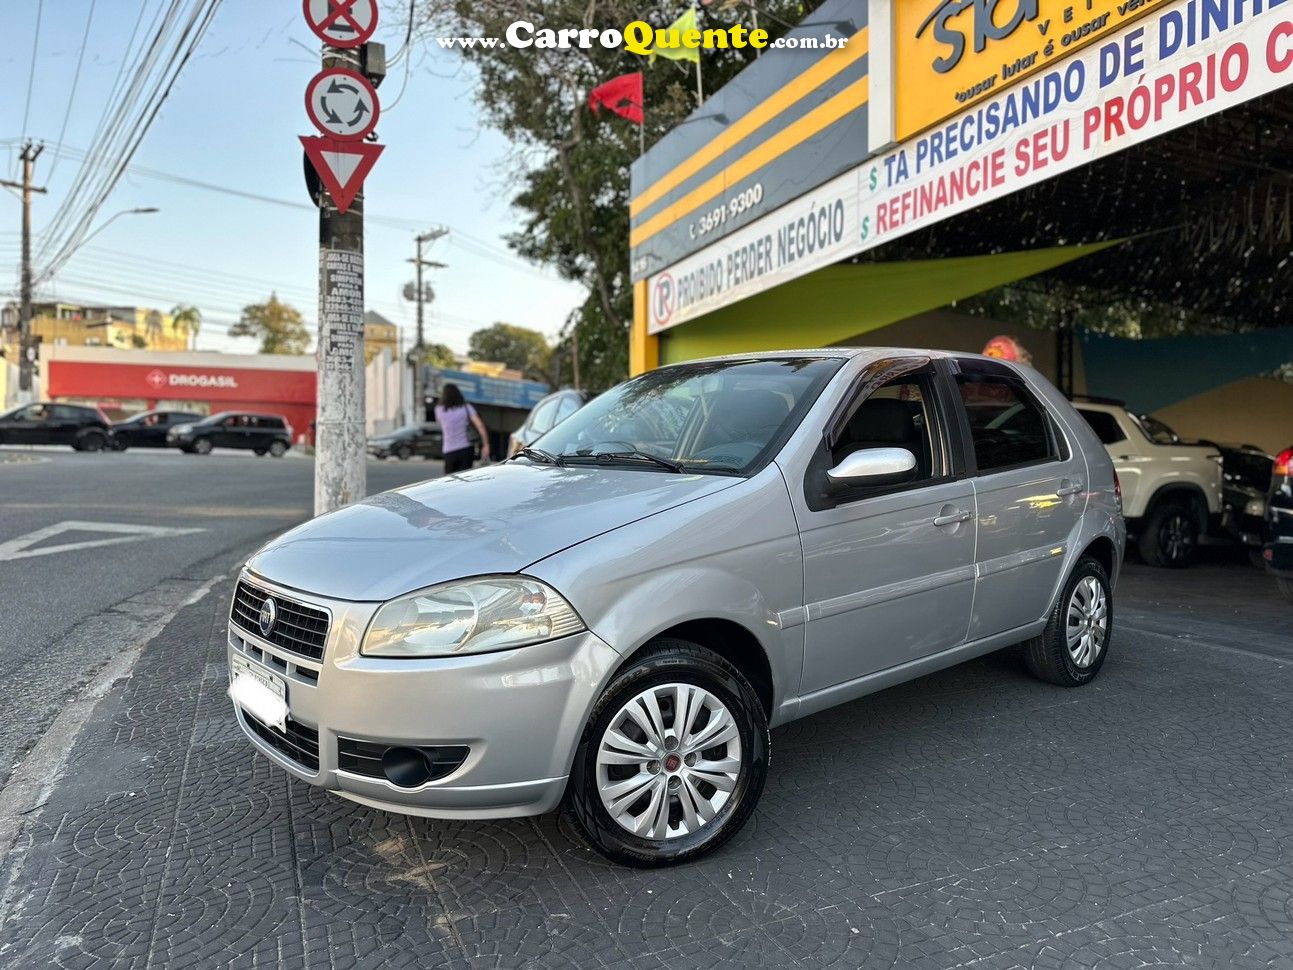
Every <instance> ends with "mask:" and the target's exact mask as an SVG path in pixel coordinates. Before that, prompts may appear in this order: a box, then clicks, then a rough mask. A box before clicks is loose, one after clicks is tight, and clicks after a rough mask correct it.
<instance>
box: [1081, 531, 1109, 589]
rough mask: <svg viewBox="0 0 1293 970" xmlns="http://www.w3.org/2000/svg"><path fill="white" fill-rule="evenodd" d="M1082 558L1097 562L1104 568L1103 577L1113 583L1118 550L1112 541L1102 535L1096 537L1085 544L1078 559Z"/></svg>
mask: <svg viewBox="0 0 1293 970" xmlns="http://www.w3.org/2000/svg"><path fill="white" fill-rule="evenodd" d="M1083 556H1090V557H1091V558H1092V559H1094V560H1095V561H1096V562H1098V563H1099V564H1100V565H1101V566H1102V567H1104V572H1105V575H1106V576H1108V577H1109V580H1110V582H1112V581H1113V577H1114V576H1116V575H1117V568H1116V567H1117V561H1118V560H1117V557H1118V549H1117V547H1116V546H1115V545H1114V544H1113V540H1112V539H1110V538H1109V537H1108V536H1104V535H1101V536H1096V537H1095V538H1094V539H1092V540H1091V541H1090V542H1089V543H1087V546H1086V548H1085V549H1083V550H1082V555H1081V556H1079V557H1078V558H1079V559H1081V558H1082V557H1083Z"/></svg>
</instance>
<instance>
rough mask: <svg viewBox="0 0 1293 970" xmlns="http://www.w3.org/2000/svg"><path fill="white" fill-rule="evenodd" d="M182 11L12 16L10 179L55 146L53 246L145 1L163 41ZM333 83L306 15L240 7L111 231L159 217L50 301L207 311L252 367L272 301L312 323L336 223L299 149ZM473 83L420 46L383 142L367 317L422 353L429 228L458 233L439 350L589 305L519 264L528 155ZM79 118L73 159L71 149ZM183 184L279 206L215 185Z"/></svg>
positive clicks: (577, 293) (249, 3) (123, 191)
mask: <svg viewBox="0 0 1293 970" xmlns="http://www.w3.org/2000/svg"><path fill="white" fill-rule="evenodd" d="M165 2H166V0H24V2H22V3H17V2H8V3H3V4H0V36H3V37H5V38H7V39H8V43H7V44H6V45H5V47H4V50H3V52H0V72H2V73H3V75H4V76H5V77H6V78H8V79H9V81H8V83H7V84H6V85H4V87H3V90H0V172H3V177H4V178H13V177H14V175H15V172H16V171H17V169H16V164H17V162H16V159H17V152H18V145H19V142H20V139H21V138H22V137H23V135H24V134H25V135H26V136H27V137H30V138H32V139H35V140H37V141H44V142H45V144H46V146H47V147H46V151H45V154H44V155H42V156H41V158H40V159H39V160H38V162H37V166H36V184H38V185H47V186H48V189H49V194H48V195H43V196H37V197H36V202H35V204H34V207H33V223H34V227H35V232H36V235H37V241H38V242H39V239H40V232H41V230H42V228H43V227H44V226H45V225H46V224H47V223H48V221H49V219H50V217H51V216H52V214H53V212H54V211H55V209H56V208H57V206H58V204H59V202H60V201H61V199H62V198H63V197H64V196H65V195H66V193H67V191H68V187H69V185H70V184H71V182H72V179H73V178H74V176H75V174H76V172H77V169H78V167H79V165H80V161H79V155H78V154H75V150H77V149H84V148H85V147H86V146H87V145H88V144H89V143H90V142H91V140H92V138H93V135H94V131H95V128H96V125H97V124H98V123H99V121H100V119H101V118H102V117H103V115H104V112H105V110H106V109H107V108H108V107H109V106H108V104H107V98H108V96H109V94H110V92H111V89H112V86H113V82H114V80H115V78H116V77H117V72H118V70H119V69H120V67H121V62H122V57H123V53H124V50H125V49H126V46H127V44H128V42H129V40H130V37H131V32H132V30H133V29H134V27H135V24H136V21H137V20H138V18H139V15H140V11H141V6H142V9H143V13H144V16H145V19H144V24H145V27H146V26H147V24H148V23H149V22H150V21H151V19H152V16H153V13H154V12H155V11H156V10H158V9H159V8H160V7H161V6H162V4H163V3H165ZM92 7H93V18H92V19H91V20H88V21H87V18H89V17H90V13H91V8H92ZM400 7H402V8H403V9H402V10H401V9H397V8H400ZM407 10H408V8H407V6H405V4H404V3H403V2H401V3H399V4H394V3H393V0H391V2H386V3H384V4H383V9H382V21H381V24H380V26H379V28H378V31H377V34H376V36H375V38H374V39H375V40H379V41H382V42H384V43H385V44H386V47H387V55H388V57H394V55H395V54H396V52H397V51H398V50H399V48H400V46H401V44H402V42H403V39H404V35H405V29H406V26H407V19H406V18H407ZM38 14H39V15H40V30H39V33H37V30H36V26H37V15H38ZM87 22H88V23H89V34H88V42H87V43H86V45H85V51H84V56H83V57H81V50H82V43H81V42H82V38H83V36H86V25H87ZM33 46H34V47H35V58H34V70H33V69H32V65H33ZM78 58H80V59H81V69H80V76H79V79H77V83H76V88H75V95H74V96H73V80H74V78H75V77H76V65H77V61H78ZM318 69H319V57H318V42H317V40H316V39H315V38H314V36H313V35H312V34H311V33H310V31H309V29H308V28H307V27H306V25H305V22H304V19H303V17H302V12H301V3H300V0H278V2H273V0H223V3H222V4H221V6H220V8H219V11H218V12H217V13H216V16H215V20H214V22H213V23H212V26H211V28H210V30H209V31H208V33H207V35H206V37H205V38H204V39H203V41H202V45H201V46H200V47H199V49H198V51H197V53H196V54H195V55H194V57H193V58H192V60H190V62H189V64H188V65H187V67H186V69H185V71H184V73H183V74H182V75H181V77H180V79H179V82H178V83H177V84H176V86H175V89H174V90H173V91H172V93H171V95H170V97H169V98H168V99H167V101H166V103H165V104H164V105H163V106H162V109H161V111H160V113H159V114H158V116H157V118H156V120H155V121H154V123H153V125H152V126H151V128H150V129H149V132H148V135H147V136H146V138H145V139H144V142H143V144H142V146H141V147H140V150H139V152H138V153H137V154H136V156H135V158H134V160H133V162H132V166H131V168H132V171H129V172H128V173H127V174H126V175H125V177H123V179H122V180H121V182H120V183H119V184H118V186H117V188H116V190H115V191H114V193H113V195H112V196H111V197H110V198H109V200H108V201H107V203H106V204H105V205H104V207H103V209H102V211H101V213H100V215H99V217H98V222H97V223H96V226H99V225H104V224H105V223H106V222H107V220H108V219H110V218H111V217H112V216H113V214H114V213H117V212H120V211H122V210H126V209H131V208H142V207H157V208H158V209H159V210H160V211H159V212H158V213H156V214H153V215H127V216H122V217H121V218H118V219H115V220H114V221H113V222H112V224H111V225H107V226H106V227H105V228H104V229H103V231H102V232H101V233H99V234H98V235H97V236H95V238H94V239H93V240H90V241H89V242H88V243H87V244H86V245H85V246H84V247H83V248H82V249H81V250H79V251H78V252H77V254H76V255H75V256H74V257H73V258H72V259H71V261H70V262H68V263H67V265H66V266H65V267H64V268H63V269H62V270H61V271H60V272H59V273H58V275H57V276H56V278H55V279H53V280H52V281H51V283H49V284H46V285H43V286H42V287H41V288H40V290H38V293H37V296H38V298H51V297H58V298H60V299H66V300H72V301H75V300H85V301H92V302H96V303H104V304H113V305H139V306H148V307H156V308H159V309H162V310H167V309H169V308H170V307H171V306H173V305H175V304H177V303H192V304H194V305H196V306H198V307H199V308H200V309H201V310H202V311H203V314H204V317H205V322H204V325H203V328H202V333H201V335H200V336H199V338H198V347H199V349H206V350H222V351H233V352H253V351H254V350H255V349H256V345H255V342H254V341H253V340H251V339H250V338H236V337H229V336H228V335H227V334H226V333H225V331H227V329H228V327H229V326H230V325H231V324H232V323H233V322H234V321H235V320H236V319H237V318H238V315H239V311H240V309H241V307H243V306H244V305H246V304H249V303H258V302H261V301H263V300H265V299H266V298H268V296H269V295H270V293H271V292H277V293H278V295H279V297H280V299H283V300H285V301H287V302H289V303H291V304H292V305H293V306H295V307H296V308H297V309H299V310H301V311H302V313H303V314H304V315H305V317H306V320H307V321H309V323H310V325H311V328H313V325H314V320H315V316H316V304H317V282H318V270H317V264H318V217H317V215H316V214H315V211H314V209H313V206H312V205H311V204H310V200H309V196H308V195H307V193H306V189H305V183H304V179H303V175H302V150H301V145H300V142H299V141H298V140H297V136H298V135H308V134H314V133H315V132H314V129H313V128H312V126H311V125H310V123H309V121H308V120H307V118H306V115H305V108H304V92H305V86H306V84H307V82H308V81H309V80H310V78H311V77H312V76H313V75H314V74H315V73H316V72H317V70H318ZM406 73H407V80H406ZM28 78H30V79H31V92H30V109H29V110H27V109H26V104H27V95H28V92H27V90H26V89H27V83H28ZM474 86H475V78H474V76H473V74H472V72H471V71H470V69H469V68H467V67H466V66H464V65H463V64H462V62H461V61H460V60H459V59H458V57H457V55H456V54H454V53H452V52H450V51H445V50H442V49H440V48H439V47H438V46H426V45H423V46H418V47H416V48H414V49H413V50H412V51H411V52H410V56H408V57H406V58H404V59H403V60H401V61H400V62H399V63H398V64H397V65H395V67H394V68H392V70H391V73H390V76H389V77H388V78H387V79H386V81H385V82H384V83H383V84H382V86H381V88H380V91H379V94H380V96H381V100H382V104H383V110H382V115H381V122H380V124H379V125H378V129H377V133H378V136H379V141H380V143H381V144H384V145H385V146H386V151H385V153H384V154H383V155H382V157H381V158H380V159H379V160H378V162H377V165H376V167H375V168H374V170H373V172H372V174H371V175H370V176H369V178H368V180H367V183H366V202H365V211H366V214H367V216H368V221H367V224H366V238H365V248H366V273H367V284H366V302H367V304H368V307H369V308H370V309H373V310H376V311H377V312H379V313H381V314H382V315H384V316H386V317H387V318H389V319H390V320H392V321H394V322H395V323H397V324H399V325H400V326H401V328H402V330H403V338H404V340H405V341H406V342H409V341H411V340H412V339H413V327H414V321H415V307H414V304H412V303H410V302H407V301H405V300H404V298H403V296H402V291H403V289H404V285H405V284H406V283H408V282H410V281H411V280H412V278H413V276H412V271H413V267H412V266H411V265H410V264H408V263H407V262H406V260H408V259H410V258H411V257H412V256H413V248H414V245H413V237H414V236H415V235H416V234H417V233H418V232H421V231H425V230H427V229H430V228H433V227H437V226H444V227H447V228H448V229H449V234H448V235H447V236H446V237H444V238H443V239H441V240H439V241H438V242H436V243H435V244H434V245H433V247H432V248H431V249H430V251H429V253H428V254H427V255H428V257H429V258H431V259H434V260H438V261H440V262H443V263H446V264H448V266H447V268H446V269H439V270H435V271H434V273H433V275H431V276H430V277H428V279H429V282H431V284H432V286H433V288H434V290H435V293H436V299H435V301H434V303H432V304H431V305H430V307H429V308H428V311H427V334H426V339H427V340H428V341H437V342H442V343H447V344H448V345H449V346H450V347H452V348H454V349H455V350H457V351H460V352H461V351H465V350H466V349H467V339H468V337H469V335H470V334H471V333H472V332H473V331H474V330H478V329H480V328H482V327H486V326H489V325H490V324H491V323H494V322H496V321H500V320H501V321H506V322H508V323H513V324H518V325H520V326H526V327H532V328H534V329H537V330H540V331H542V332H543V333H545V334H547V335H548V336H549V337H552V336H554V335H555V334H556V333H557V332H558V331H559V330H560V329H561V327H562V325H563V324H564V322H565V320H566V317H567V315H568V314H569V313H570V311H571V310H572V309H574V308H575V307H576V306H577V305H578V304H579V303H581V302H582V300H583V297H584V291H583V289H582V287H580V286H577V285H575V284H572V283H569V282H567V281H563V280H561V279H560V278H559V277H558V276H557V275H556V274H555V273H553V272H552V271H550V270H548V269H545V268H540V267H536V266H535V265H534V264H531V263H528V262H525V261H524V260H521V259H520V258H519V257H517V256H516V255H515V254H514V253H512V252H511V251H510V250H509V249H508V247H507V245H506V243H505V241H504V239H503V237H504V236H505V235H506V234H507V233H508V232H510V231H514V230H515V229H516V228H517V227H518V218H517V214H516V213H515V211H514V210H513V209H512V208H511V206H510V205H509V198H510V191H511V186H512V185H514V182H512V181H511V180H510V179H509V170H508V169H507V167H506V165H505V159H506V155H507V152H508V148H509V146H508V144H507V142H506V140H505V139H504V138H503V137H502V136H501V135H500V134H498V133H497V132H496V131H493V130H492V129H488V128H486V127H484V126H483V125H482V124H481V122H480V119H479V118H478V116H477V112H476V105H475V100H474V97H473V91H474ZM401 88H403V93H402V94H401ZM24 114H26V116H27V124H26V130H25V132H24V129H23V124H22V122H23V117H24ZM65 118H66V131H65V133H63V137H62V140H61V144H62V145H63V146H65V150H63V151H57V146H58V145H59V144H60V138H59V136H60V131H61V130H62V129H63V126H64V119H65ZM56 151H57V153H56ZM175 176H178V177H180V178H182V179H186V180H189V181H197V182H202V183H208V184H210V185H214V186H219V187H222V188H228V189H233V190H235V191H237V192H243V193H251V194H254V195H258V196H264V197H268V198H270V199H273V200H277V201H276V202H266V201H255V200H251V199H246V198H243V197H240V196H237V195H232V194H229V193H227V192H221V191H212V190H210V189H204V188H198V187H195V186H193V185H190V184H182V183H180V182H177V181H176V180H175V178H174V177H175ZM60 193H62V195H60ZM20 218H21V206H20V204H19V201H18V199H17V198H16V197H15V196H14V195H13V194H12V193H9V192H5V193H0V301H4V302H7V301H8V300H9V299H11V298H12V297H13V296H14V295H16V292H17V285H18V262H19V228H20V225H21V223H20Z"/></svg>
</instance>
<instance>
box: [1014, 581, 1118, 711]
mask: <svg viewBox="0 0 1293 970" xmlns="http://www.w3.org/2000/svg"><path fill="white" fill-rule="evenodd" d="M1112 638H1113V593H1112V591H1111V590H1110V589H1109V577H1108V575H1107V574H1106V573H1105V571H1104V567H1103V566H1101V565H1100V563H1099V562H1097V561H1096V560H1095V559H1092V558H1090V557H1086V556H1084V557H1083V558H1082V559H1079V560H1078V564H1077V566H1075V567H1074V569H1073V572H1072V574H1071V575H1070V576H1069V579H1068V582H1067V583H1065V584H1064V591H1063V592H1062V593H1061V594H1060V598H1059V601H1058V602H1057V603H1056V604H1055V609H1053V610H1052V611H1051V615H1050V619H1048V620H1047V622H1046V629H1045V630H1043V631H1042V633H1041V635H1040V636H1036V637H1033V638H1032V639H1031V640H1029V641H1027V642H1026V643H1025V644H1024V660H1025V661H1026V662H1027V664H1028V669H1029V670H1030V671H1031V672H1032V674H1033V676H1035V677H1038V678H1040V679H1041V680H1044V681H1046V682H1047V683H1051V684H1058V685H1059V686H1060V687H1081V686H1082V685H1083V684H1087V683H1090V682H1091V681H1092V680H1094V679H1095V676H1096V674H1098V673H1099V672H1100V668H1101V667H1103V666H1104V661H1105V657H1107V656H1108V655H1109V644H1110V641H1111V640H1112Z"/></svg>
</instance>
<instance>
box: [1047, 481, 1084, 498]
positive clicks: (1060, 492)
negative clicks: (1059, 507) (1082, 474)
mask: <svg viewBox="0 0 1293 970" xmlns="http://www.w3.org/2000/svg"><path fill="white" fill-rule="evenodd" d="M1085 487H1086V486H1084V485H1083V484H1082V483H1081V482H1069V484H1067V485H1061V486H1060V487H1059V488H1057V489H1056V490H1055V494H1056V495H1057V496H1059V497H1060V498H1064V497H1065V496H1067V495H1076V494H1078V492H1080V491H1082V489H1083V488H1085Z"/></svg>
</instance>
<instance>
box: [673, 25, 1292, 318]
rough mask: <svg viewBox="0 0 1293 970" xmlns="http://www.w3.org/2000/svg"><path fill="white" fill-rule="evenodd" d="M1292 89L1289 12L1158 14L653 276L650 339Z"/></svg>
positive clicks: (1006, 242) (1008, 244)
mask: <svg viewBox="0 0 1293 970" xmlns="http://www.w3.org/2000/svg"><path fill="white" fill-rule="evenodd" d="M1290 82H1293V0H1228V2H1224V3H1212V2H1204V0H1182V2H1178V3H1174V4H1172V5H1170V6H1165V7H1163V8H1162V9H1161V10H1158V11H1156V12H1155V13H1153V14H1151V15H1150V16H1148V17H1146V18H1145V19H1143V20H1140V21H1137V22H1136V23H1135V24H1134V25H1133V26H1130V27H1128V28H1127V29H1125V30H1123V31H1121V32H1120V33H1119V34H1117V35H1115V36H1113V37H1110V38H1109V39H1108V40H1107V41H1105V42H1104V43H1101V44H1099V45H1095V46H1091V47H1088V48H1086V49H1085V50H1084V51H1082V52H1081V53H1079V54H1076V55H1074V56H1073V57H1072V58H1069V59H1068V60H1066V61H1063V62H1061V63H1058V64H1056V65H1055V66H1054V67H1053V68H1052V69H1050V70H1047V71H1045V72H1042V73H1039V74H1037V75H1035V76H1034V77H1031V78H1029V79H1028V80H1026V81H1024V82H1022V83H1020V84H1018V85H1016V86H1014V87H1011V88H1007V89H1005V90H1004V91H1003V92H1002V93H1001V94H999V95H997V96H996V97H995V98H991V99H989V100H987V101H983V102H980V103H978V104H976V105H975V106H974V107H973V108H970V109H969V110H967V111H965V112H963V113H961V114H960V115H958V116H956V117H955V118H953V119H952V120H951V121H949V122H947V123H946V124H943V125H941V126H939V127H938V128H935V129H933V130H931V131H928V132H925V133H924V134H923V135H921V136H919V137H917V138H912V139H910V140H908V141H907V142H905V143H903V144H902V145H899V146H898V147H897V148H895V149H894V150H893V151H891V152H889V153H887V154H885V155H884V156H882V157H879V158H874V159H871V160H870V161H867V162H865V163H863V164H862V165H861V166H859V167H858V168H857V169H856V170H854V171H852V172H847V173H845V174H844V175H841V176H839V177H838V178H836V179H834V180H833V181H831V182H828V183H827V184H826V185H823V186H821V187H820V188H819V189H817V190H815V191H814V192H813V193H811V195H808V196H804V197H802V198H801V199H798V200H796V201H795V202H792V203H790V204H788V205H785V206H782V207H781V208H780V209H778V210H777V211H775V212H770V213H768V215H766V216H764V217H763V218H761V219H759V220H758V221H757V222H754V223H751V224H750V225H749V226H747V227H745V228H744V229H743V230H741V231H740V232H739V233H734V234H733V235H732V236H729V237H728V238H726V239H723V240H722V241H720V242H718V243H715V244H714V245H713V246H711V247H709V248H708V249H705V250H703V251H701V252H699V253H696V254H695V255H693V256H691V257H689V258H687V259H685V260H683V261H682V262H680V263H678V264H676V265H675V266H672V267H670V268H669V269H668V270H666V271H664V272H661V273H658V274H657V275H655V276H653V277H651V279H650V281H649V283H648V289H647V294H648V300H649V301H650V304H651V305H650V307H649V315H648V320H649V327H650V331H651V332H652V333H659V332H660V331H663V330H666V329H668V328H669V327H673V326H677V325H678V324H680V323H684V322H686V321H687V320H691V319H694V318H695V317H698V316H700V315H701V314H704V313H708V312H710V311H712V310H716V309H718V308H719V307H722V306H727V305H728V304H731V303H734V302H736V301H737V300H742V299H744V298H746V297H749V296H753V295H754V294H756V293H759V292H762V291H763V290H766V289H768V288H770V287H772V286H775V285H777V284H779V283H784V282H787V281H789V280H791V279H794V278H795V277H798V276H802V275H804V274H805V273H808V272H811V271H812V270H815V269H819V268H820V267H822V266H825V265H828V264H830V263H834V262H838V261H839V260H841V259H845V258H847V257H849V256H852V255H854V254H856V253H860V252H864V251H866V250H868V249H872V248H874V247H876V246H880V245H883V244H884V243H886V242H889V241H890V240H892V239H897V238H899V237H901V236H904V235H906V234H907V233H910V232H914V231H916V230H918V229H923V228H925V227H926V226H929V225H932V224H933V223H936V222H938V221H940V220H942V219H946V218H948V217H949V216H953V215H957V214H959V213H962V212H966V211H968V210H970V209H973V208H974V207H976V206H979V205H982V204H984V203H985V202H991V201H992V200H994V199H999V198H1001V197H1003V196H1005V195H1009V194H1010V193H1011V192H1015V191H1018V190H1019V189H1022V188H1024V187H1026V186H1029V185H1033V184H1035V183H1037V182H1040V181H1042V180H1043V179H1048V178H1051V177H1053V176H1056V175H1059V174H1061V173H1063V172H1067V171H1070V170H1072V169H1075V168H1077V167H1079V166H1081V165H1085V164H1087V163H1088V162H1092V161H1095V160H1096V159H1098V158H1101V157H1103V156H1106V155H1110V154H1113V153H1114V152H1117V151H1120V150H1122V149H1124V148H1128V147H1130V146H1132V145H1136V144H1140V143H1142V142H1145V141H1148V140H1149V139H1151V138H1154V137H1156V136H1158V135H1161V134H1163V133H1165V132H1168V131H1171V130H1172V129H1174V128H1179V127H1181V126H1182V125H1187V124H1190V123H1191V122H1195V121H1199V120H1200V119H1202V118H1206V117H1208V116H1209V115H1213V114H1216V113H1217V112H1220V111H1224V110H1225V109H1226V108H1230V107H1233V106H1235V105H1238V104H1241V103H1243V102H1245V101H1248V100H1250V99H1252V98H1255V97H1258V96H1260V95H1263V94H1267V93H1269V92H1271V91H1274V90H1276V89H1277V88H1280V87H1283V86H1285V85H1287V84H1289V83H1290ZM840 209H842V212H841V211H839V210H840ZM823 213H827V214H829V215H828V217H824V216H823ZM837 229H838V231H837ZM1002 242H1003V244H1005V245H1006V246H1007V248H1009V247H1010V245H1011V241H1010V240H1002Z"/></svg>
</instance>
